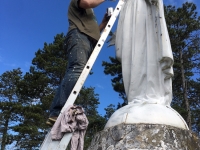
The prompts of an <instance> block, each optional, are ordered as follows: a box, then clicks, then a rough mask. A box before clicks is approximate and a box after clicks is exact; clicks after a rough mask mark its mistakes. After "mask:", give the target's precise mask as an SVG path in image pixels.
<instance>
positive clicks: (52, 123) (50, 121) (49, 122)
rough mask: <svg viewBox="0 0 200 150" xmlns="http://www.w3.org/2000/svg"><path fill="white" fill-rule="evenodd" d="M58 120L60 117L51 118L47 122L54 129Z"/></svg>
mask: <svg viewBox="0 0 200 150" xmlns="http://www.w3.org/2000/svg"><path fill="white" fill-rule="evenodd" d="M57 118H58V117H49V118H48V120H47V121H46V124H47V125H49V126H51V127H52V126H53V125H54V123H55V122H56V120H57Z"/></svg>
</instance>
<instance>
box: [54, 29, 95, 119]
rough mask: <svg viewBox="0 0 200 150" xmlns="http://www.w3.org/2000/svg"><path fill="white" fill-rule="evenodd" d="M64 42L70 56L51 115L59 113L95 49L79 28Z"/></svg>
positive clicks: (72, 31) (70, 33)
mask: <svg viewBox="0 0 200 150" xmlns="http://www.w3.org/2000/svg"><path fill="white" fill-rule="evenodd" d="M64 44H65V47H66V48H65V49H66V51H67V56H68V66H67V69H66V73H65V76H64V78H63V80H62V82H61V84H60V86H59V88H58V89H57V91H56V94H55V97H54V99H53V102H52V104H51V108H50V117H55V116H58V115H59V113H60V111H61V109H62V107H63V106H64V104H65V102H66V101H67V99H68V97H69V95H70V93H71V91H72V89H73V88H74V86H75V84H76V82H77V80H78V78H79V76H80V74H81V72H82V70H83V69H84V67H85V65H86V63H87V61H88V59H89V57H90V55H91V53H92V51H93V46H92V43H91V42H90V40H89V37H88V36H87V35H85V34H83V33H81V32H79V30H78V29H73V30H71V31H69V32H68V34H67V36H66V40H65V43H64Z"/></svg>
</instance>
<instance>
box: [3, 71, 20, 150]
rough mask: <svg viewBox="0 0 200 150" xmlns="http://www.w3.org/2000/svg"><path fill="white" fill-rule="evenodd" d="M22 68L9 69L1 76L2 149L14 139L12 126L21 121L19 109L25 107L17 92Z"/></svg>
mask: <svg viewBox="0 0 200 150" xmlns="http://www.w3.org/2000/svg"><path fill="white" fill-rule="evenodd" d="M21 76H22V72H21V70H20V69H14V70H12V71H7V72H5V73H3V74H2V75H1V76H0V119H1V124H0V128H1V131H0V132H1V149H2V150H3V149H5V147H6V144H9V143H10V142H11V141H12V140H13V136H12V133H11V132H14V131H13V129H12V127H13V126H14V125H15V124H18V123H19V122H20V118H21V116H20V114H19V110H21V109H23V106H22V103H21V100H20V99H19V98H18V94H17V84H18V83H19V82H20V80H21Z"/></svg>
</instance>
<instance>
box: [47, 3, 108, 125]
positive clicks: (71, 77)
mask: <svg viewBox="0 0 200 150" xmlns="http://www.w3.org/2000/svg"><path fill="white" fill-rule="evenodd" d="M104 1H105V0H71V2H70V5H69V8H68V21H69V29H68V33H67V36H66V39H65V42H64V49H65V50H66V52H67V56H68V66H67V70H66V73H65V76H64V78H63V80H62V82H61V84H60V86H59V88H58V89H57V91H56V94H55V97H54V99H53V101H52V104H51V107H50V115H49V118H48V120H47V121H46V124H48V125H50V126H53V124H54V123H55V121H56V119H57V117H58V116H59V114H60V111H61V109H62V107H63V106H64V105H65V102H66V100H67V99H68V97H69V95H70V93H71V91H72V89H73V88H74V86H75V84H76V82H77V80H78V78H79V76H80V74H81V73H82V70H83V69H84V67H85V65H86V63H87V61H88V59H89V57H90V55H91V53H92V51H93V48H94V46H95V45H96V43H97V41H98V39H99V38H100V32H101V31H102V30H103V29H104V28H105V27H106V25H107V23H108V16H107V13H106V14H105V15H104V18H103V20H102V22H101V24H100V25H99V26H98V24H97V21H96V18H95V15H94V12H93V9H92V8H95V7H97V6H99V5H100V4H101V3H103V2H104Z"/></svg>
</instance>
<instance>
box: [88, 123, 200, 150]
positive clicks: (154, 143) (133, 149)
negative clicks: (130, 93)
mask: <svg viewBox="0 0 200 150" xmlns="http://www.w3.org/2000/svg"><path fill="white" fill-rule="evenodd" d="M88 150H200V139H199V138H198V137H197V136H196V135H195V134H194V133H192V132H191V131H189V130H184V129H180V128H176V127H172V126H168V125H160V124H159V125H158V124H120V125H117V126H114V127H111V128H107V129H104V130H103V131H101V132H99V133H97V134H96V135H95V136H94V138H93V141H92V143H91V146H90V147H89V148H88Z"/></svg>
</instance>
